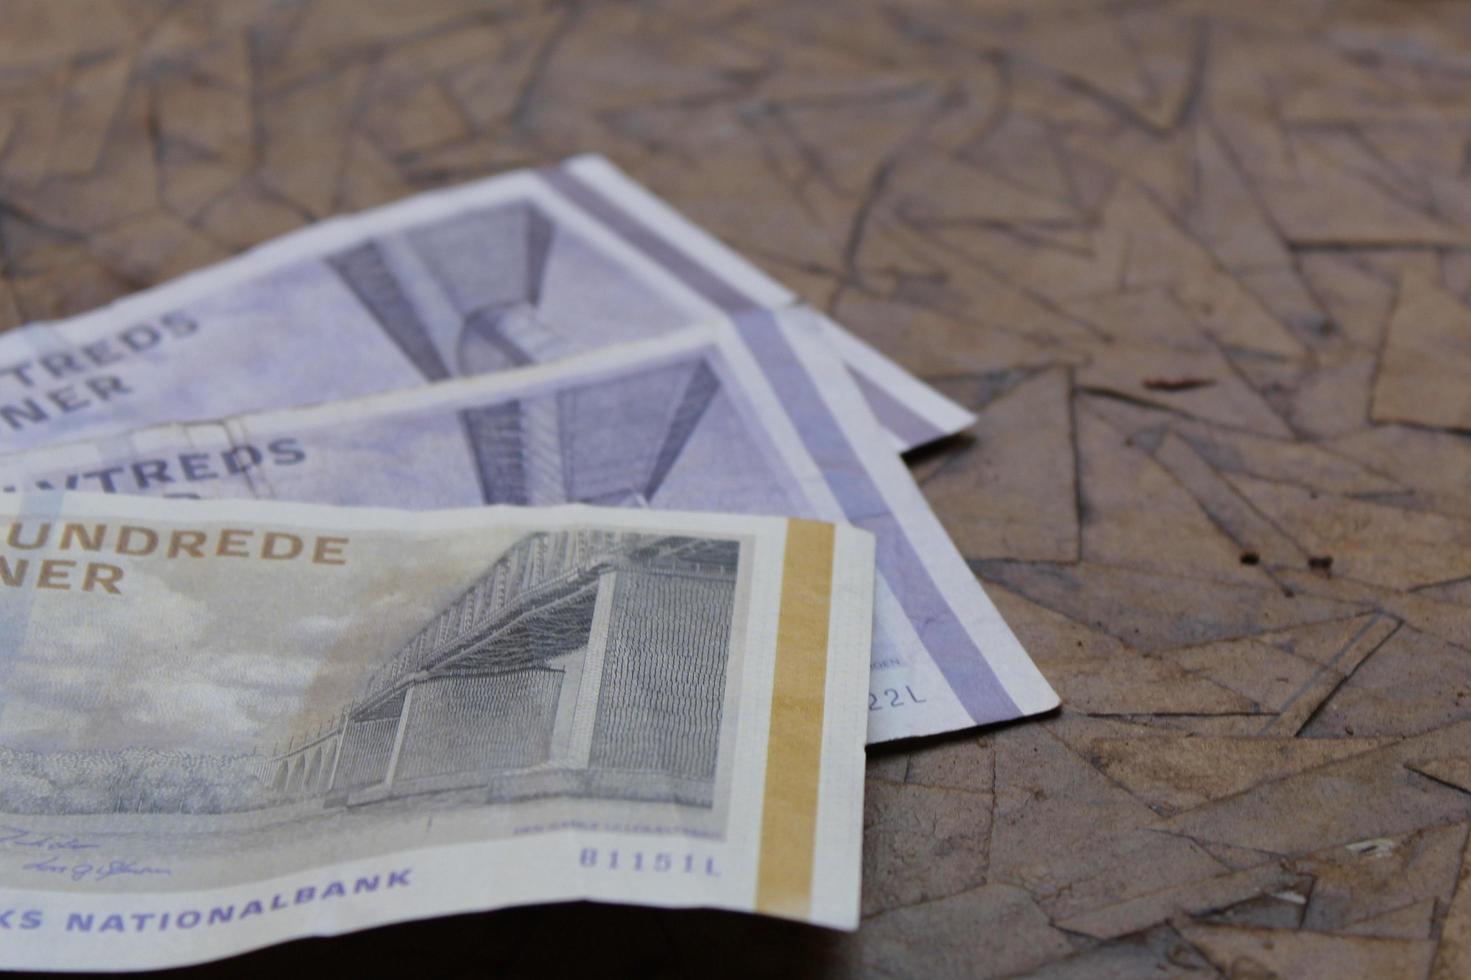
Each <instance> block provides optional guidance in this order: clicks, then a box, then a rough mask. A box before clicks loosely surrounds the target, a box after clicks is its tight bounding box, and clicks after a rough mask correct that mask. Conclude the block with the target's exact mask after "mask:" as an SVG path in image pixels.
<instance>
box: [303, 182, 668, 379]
mask: <svg viewBox="0 0 1471 980" xmlns="http://www.w3.org/2000/svg"><path fill="white" fill-rule="evenodd" d="M326 263H327V266H328V267H329V268H330V269H331V270H332V271H333V273H335V275H336V276H337V278H338V279H339V280H340V281H341V282H342V283H343V284H344V285H345V286H346V287H347V288H348V289H349V290H350V291H351V292H352V294H353V295H354V296H356V297H357V300H358V302H360V303H361V304H362V305H363V307H364V308H365V309H366V311H367V312H368V313H369V314H370V315H371V316H372V317H373V319H374V320H375V321H376V322H377V324H378V326H379V327H380V328H381V329H382V330H383V332H384V334H385V335H387V337H388V338H389V339H390V340H392V341H393V343H394V344H395V345H396V346H397V347H398V348H399V350H400V351H401V352H402V353H403V355H404V356H405V357H406V358H407V359H408V360H409V361H410V362H411V363H412V364H413V365H414V367H415V368H416V369H418V371H419V373H420V374H422V375H423V376H424V378H425V379H426V380H429V381H438V380H442V379H444V378H449V377H455V376H461V375H472V374H481V373H485V372H492V371H501V370H505V369H507V368H515V367H521V366H523V365H526V364H533V363H542V362H546V361H554V360H558V359H560V358H562V357H566V356H567V355H569V354H573V353H575V352H577V351H578V350H582V349H587V348H591V347H597V346H601V345H603V344H608V343H614V342H617V341H620V340H630V339H634V338H636V337H639V336H652V335H654V334H656V333H659V332H662V331H663V330H667V329H671V328H673V327H677V326H681V325H683V324H684V323H686V322H688V316H687V315H686V314H683V313H681V311H680V310H679V309H678V308H677V307H676V306H675V305H673V304H671V303H670V302H669V301H668V300H666V299H664V298H662V297H660V296H659V295H658V294H657V293H656V292H654V291H653V290H652V289H650V288H648V287H647V286H646V285H644V284H642V283H641V282H640V281H639V280H638V279H637V278H636V277H634V276H631V275H630V274H629V273H628V270H627V269H626V268H624V267H623V266H622V265H620V264H619V263H617V262H616V260H614V259H613V258H611V257H610V256H608V255H607V254H605V253H604V252H602V251H600V250H597V249H595V248H594V247H593V246H592V245H590V244H589V243H588V242H587V241H586V240H585V239H584V238H583V237H582V236H580V235H577V234H575V233H574V232H572V231H571V230H570V229H568V228H566V227H563V226H561V225H559V224H557V223H556V222H554V221H553V220H552V218H550V217H549V216H548V215H547V214H546V212H545V211H543V210H542V209H541V208H539V207H537V206H535V205H534V204H532V203H530V202H527V201H516V202H511V203H506V204H501V205H497V206H494V207H485V208H476V209H473V210H470V211H466V212H460V213H456V214H455V215H453V216H451V217H447V218H442V219H439V220H435V221H430V222H426V223H424V224H421V225H417V226H414V227H410V228H406V229H404V230H402V231H398V232H393V233H389V234H385V235H381V236H378V237H375V238H370V239H368V240H366V241H364V242H362V243H361V244H357V245H353V246H351V247H349V248H345V249H343V250H341V251H338V252H335V253H332V254H331V255H328V256H327V257H326ZM594 284H596V288H592V287H593V285H594ZM590 331H591V332H590Z"/></svg>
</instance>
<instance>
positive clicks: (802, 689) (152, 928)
mask: <svg viewBox="0 0 1471 980" xmlns="http://www.w3.org/2000/svg"><path fill="white" fill-rule="evenodd" d="M42 497H44V499H37V497H36V496H35V495H15V496H11V497H8V498H5V499H4V500H0V516H5V517H13V516H14V515H16V514H17V513H27V512H31V511H32V510H33V509H35V508H37V507H39V508H40V509H41V510H42V511H43V512H44V513H47V514H51V515H54V516H55V517H57V518H61V519H65V518H71V519H79V520H102V519H122V520H134V521H149V520H156V521H160V522H169V523H174V522H178V521H179V520H181V519H187V520H189V521H192V522H198V523H200V524H201V525H204V524H209V523H215V522H220V521H229V522H232V523H244V524H252V523H261V524H268V525H271V526H274V527H287V528H290V527H301V528H310V529H312V530H316V531H321V530H328V531H341V532H346V531H352V530H355V529H356V530H363V531H382V530H383V529H384V528H390V529H392V530H394V531H400V532H402V533H406V534H412V533H415V532H416V531H419V530H429V529H437V530H439V531H440V532H454V531H456V530H458V529H462V528H464V527H466V526H468V525H483V526H505V525H511V526H513V527H514V526H524V527H525V528H526V529H527V530H528V531H529V530H533V529H544V528H547V527H548V526H549V525H551V526H557V525H558V524H559V523H565V524H567V525H572V526H591V527H609V528H616V529H620V530H623V529H626V530H635V531H645V530H647V531H655V532H658V533H665V534H671V533H672V534H686V535H691V536H696V537H708V536H711V535H715V536H729V537H737V538H740V539H742V540H743V541H746V542H748V543H749V544H748V547H749V560H750V562H751V564H750V566H749V567H750V579H749V581H750V583H751V589H750V592H749V596H748V601H747V608H748V615H747V618H746V619H745V623H746V626H747V630H746V643H745V653H744V657H743V658H742V660H741V663H742V667H741V669H742V671H743V676H742V677H741V678H740V680H739V686H740V689H741V694H740V698H739V703H738V716H737V717H736V718H734V719H730V722H729V723H730V725H731V729H730V738H731V741H730V743H729V745H730V748H731V749H732V751H731V753H730V756H731V757H730V760H729V765H730V767H731V777H730V778H731V792H730V798H729V805H728V816H727V821H726V830H725V833H724V835H723V839H721V840H713V839H706V838H669V837H662V838H661V837H657V836H654V837H651V836H649V835H647V834H642V833H637V832H626V833H615V832H612V831H590V830H586V829H582V828H577V829H549V830H546V831H543V832H538V833H535V834H531V835H526V836H519V837H513V838H503V839H498V840H482V841H478V842H475V841H471V842H464V841H462V842H459V843H455V844H452V845H442V846H430V847H423V848H418V849H414V850H404V851H399V852H396V853H393V854H389V855H386V856H380V857H375V858H367V859H362V860H350V861H344V862H341V863H336V862H330V861H329V862H324V863H323V864H321V865H320V866H318V867H313V868H308V869H306V870H302V871H300V872H296V873H292V874H287V875H283V876H279V877H274V878H269V879H266V880H254V881H252V880H251V877H252V873H253V872H254V873H255V874H259V872H258V871H254V869H247V870H246V871H244V872H243V873H241V874H240V875H239V876H238V877H239V883H237V884H232V885H229V886H224V887H219V888H203V889H198V890H156V889H155V890H149V889H147V888H146V887H143V888H137V889H133V888H127V887H125V886H123V885H121V884H115V883H113V882H111V881H109V882H108V883H107V885H106V887H107V888H108V889H109V890H108V891H106V892H103V891H102V889H101V888H97V889H96V890H94V891H90V892H89V891H88V890H87V889H85V888H80V887H77V888H69V889H67V890H65V891H56V890H41V889H33V888H27V887H24V886H20V885H18V883H17V882H16V881H15V880H14V877H13V876H10V875H7V876H6V878H7V879H9V880H5V881H4V882H3V884H0V907H13V908H15V909H17V910H21V912H30V913H32V917H33V919H34V921H37V922H38V923H39V925H38V926H37V927H35V928H32V929H23V930H18V931H16V932H15V933H14V934H13V935H12V936H11V937H10V938H8V939H7V941H6V943H5V944H3V945H0V966H3V967H5V968H12V969H15V968H21V969H101V970H127V969H144V968H159V967H165V966H175V965H182V964H186V963H192V962H199V961H202V960H207V959H212V958H217V957H221V956H227V955H232V954H235V953H239V952H243V951H246V950H249V949H254V948H258V947H261V946H265V945H269V944H272V943H277V942H282V941H285V940H288V939H292V938H297V937H300V936H306V935H333V934H337V933H341V932H346V931H352V930H357V929H362V928H368V927H371V926H375V925H380V924H386V923H390V922H400V921H406V920H411V919H419V918H427V917H432V916H439V915H447V914H454V913H458V912H465V911H474V910H482V909H492V908H500V907H505V906H509V905H516V904H527V903H537V902H551V901H564V900H569V899H578V898H586V899H593V900H598V901H607V902H615V903H620V902H630V903H632V902H636V903H638V904H644V905H659V906H666V907H686V906H711V907H719V908H728V909H735V910H744V911H757V912H764V913H767V914H772V915H777V916H782V917H787V918H793V919H798V920H801V921H808V922H813V923H816V924H820V925H826V926H831V927H837V928H848V929H851V928H855V927H856V925H857V921H858V877H859V847H860V841H861V836H862V822H861V815H862V806H861V800H862V784H863V750H862V734H863V724H864V719H863V714H864V711H863V707H862V689H863V685H864V681H865V677H866V673H867V672H866V670H865V669H864V668H865V667H866V657H867V650H868V645H869V619H868V617H867V616H865V615H855V612H857V611H858V610H866V609H868V608H869V602H870V596H871V594H872V581H873V579H872V571H873V550H872V548H873V543H872V538H871V537H869V536H868V535H864V534H856V533H853V532H852V531H850V530H848V529H844V528H834V527H833V526H832V525H827V524H816V523H813V522H809V521H802V520H786V519H781V518H760V517H733V516H725V515H711V514H698V515H696V514H686V513H679V512H673V511H642V510H624V509H617V510H609V509H598V508H587V507H582V506H568V507H559V508H545V509H526V508H506V507H493V508H490V507H486V508H467V509H461V510H454V511H412V512H411V511H394V510H385V509H381V508H334V507H324V506H319V505H307V504H287V503H280V502H265V501H251V500H228V501H203V502H180V501H163V500H152V499H144V498H138V497H125V496H120V495H118V496H107V495H97V494H66V495H42ZM467 522H468V525H467ZM743 551H745V549H744V548H743ZM101 601H110V600H101ZM733 663H734V661H733ZM722 751H724V750H722ZM724 764H725V763H724V760H723V761H722V765H724ZM38 830H39V832H42V833H44V827H40V828H38ZM7 849H8V845H7V844H6V843H3V842H0V855H4V854H5V853H7ZM673 850H680V851H681V852H682V851H683V850H690V851H691V852H692V853H693V852H694V851H700V852H701V856H700V861H701V862H703V861H704V860H705V859H706V858H707V857H710V858H713V859H714V860H715V864H714V865H710V867H716V868H717V869H718V872H719V873H718V875H711V874H704V873H702V874H689V875H687V876H685V877H683V878H681V877H680V875H678V874H674V873H672V870H671V868H678V867H679V866H682V865H681V862H682V855H681V860H680V861H677V862H674V864H673V866H671V865H670V864H669V863H667V862H665V863H662V864H656V863H655V858H656V854H655V852H668V851H673ZM614 851H617V852H618V854H619V855H620V856H621V857H622V860H621V862H619V863H617V866H616V867H614V866H612V863H611V862H612V861H613V860H616V859H612V858H611V854H612V852H614ZM590 853H591V854H593V855H594V856H593V857H592V858H591V859H589V857H588V855H589V854H590ZM23 859H24V858H18V859H17V860H23ZM705 867H706V866H705V865H703V864H702V865H700V868H701V869H704V868H705ZM661 868H662V869H663V870H660V869H661ZM405 869H410V870H408V871H407V872H406V873H405ZM394 873H398V880H397V886H396V887H395V886H394V885H393V883H392V882H390V883H389V884H388V885H382V887H378V886H375V888H373V889H372V890H366V891H364V892H363V893H358V892H356V891H355V890H354V888H353V886H352V884H351V883H352V882H355V881H356V880H357V879H358V878H373V879H374V880H376V881H378V882H379V883H380V885H381V883H382V882H384V881H388V880H389V879H388V876H389V875H392V874H394ZM650 874H654V875H662V877H658V878H657V879H656V880H655V881H652V882H651V881H650V880H649V878H648V877H647V876H648V875H650ZM119 880H121V879H119ZM333 881H341V882H347V883H349V884H348V887H347V894H345V895H341V896H340V897H338V898H336V899H334V900H333V901H332V902H330V903H327V902H320V903H319V902H317V901H316V900H315V898H314V895H316V894H319V893H322V892H323V889H324V888H325V887H326V885H327V883H328V882H333ZM149 884H151V882H149ZM303 896H306V897H305V898H304V897H303ZM250 903H257V906H256V910H257V912H258V913H259V914H256V915H254V916H242V917H236V918H233V919H232V921H231V922H230V923H229V924H228V925H225V924H216V925H207V921H206V920H204V919H203V918H202V917H201V916H200V915H198V914H195V915H191V916H183V915H182V914H183V913H184V912H188V911H191V910H193V911H195V912H197V911H198V910H199V909H202V908H204V909H207V908H210V907H213V906H216V905H220V906H223V905H230V906H233V907H235V908H240V909H244V908H245V907H247V906H248V905H249V904H250ZM298 906H300V910H299V911H293V910H294V909H297V908H298ZM21 912H18V913H17V923H19V922H20V921H21V919H22V918H23V916H22V915H21ZM165 913H169V918H167V919H165V918H164V914H165ZM74 914H75V915H78V916H89V915H90V916H91V917H92V919H91V922H92V923H94V925H93V926H92V928H91V929H90V930H88V931H86V932H80V931H77V930H68V928H67V923H68V922H69V921H70V920H69V917H70V916H71V915H74ZM181 916H182V922H186V923H188V925H181ZM109 917H115V919H116V921H117V922H119V923H120V924H121V925H120V927H119V928H112V929H106V930H103V929H100V928H98V926H97V925H96V923H102V922H105V921H107V920H108V919H109ZM27 921H31V919H27ZM170 926H172V928H170Z"/></svg>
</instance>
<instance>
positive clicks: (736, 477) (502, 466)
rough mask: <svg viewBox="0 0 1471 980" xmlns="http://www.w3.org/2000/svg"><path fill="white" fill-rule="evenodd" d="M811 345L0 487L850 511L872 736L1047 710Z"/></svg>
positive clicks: (390, 413)
mask: <svg viewBox="0 0 1471 980" xmlns="http://www.w3.org/2000/svg"><path fill="white" fill-rule="evenodd" d="M823 336H824V330H823V326H822V323H821V320H820V318H819V317H818V316H817V315H815V314H813V313H811V312H809V311H804V310H789V311H784V312H782V313H779V314H776V315H775V320H773V321H771V322H766V321H762V320H748V319H740V320H737V321H736V323H735V324H734V325H733V324H731V323H728V322H726V321H723V320H717V321H714V322H712V323H709V324H705V325H702V326H697V327H691V328H687V329H685V330H682V331H677V332H674V333H670V334H665V335H662V336H660V337H658V338H656V339H653V340H650V341H645V342H641V343H630V344H627V345H622V346H620V347H618V348H610V349H605V350H602V351H598V352H594V353H591V354H587V355H584V356H582V357H578V358H571V359H568V360H563V361H560V362H558V363H555V364H550V365H544V366H540V367H536V368H527V369H522V370H519V371H511V372H503V373H500V374H496V375H494V376H488V377H479V378H470V379H463V380H459V381H452V382H442V383H439V384H434V385H426V386H419V387H417V388H409V389H403V390H401V391H397V392H391V393H387V394H383V395H378V396H372V397H368V398H363V399H357V400H353V401H348V402H340V403H331V404H327V405H321V406H317V407H314V408H304V409H291V410H284V411H277V412H267V413H261V414H256V415H246V416H238V417H235V418H230V419H225V420H222V421H218V422H200V423H191V424H175V425H166V426H160V427H156V428H152V429H144V430H137V431H134V432H130V433H124V434H119V435H116V436H112V437H109V438H105V439H101V440H96V441H92V442H81V443H72V444H66V445H61V446H54V447H46V448H42V449H36V450H31V451H28V452H24V453H15V454H11V455H8V456H0V489H4V490H7V491H31V490H38V489H39V490H45V489H73V490H90V491H97V490H101V491H112V492H120V493H142V494H153V495H161V496H199V497H273V498H278V499H283V500H300V501H308V502H320V503H335V504H360V505H363V504H365V505H385V506H394V507H411V508H433V507H458V506H466V505H471V504H479V503H489V504H498V503H511V504H532V505H547V504H560V503H575V502H580V503H591V504H602V505H621V506H632V507H653V508H671V509H691V510H719V511H726V512H733V513H747V514H782V515H789V516H794V517H809V518H816V519H820V520H830V521H849V522H852V523H854V524H857V525H858V526H860V527H865V528H868V529H869V530H871V531H873V532H874V533H875V534H876V535H877V537H878V570H879V577H878V592H877V598H876V600H875V601H876V620H875V624H874V647H873V663H872V673H871V676H870V681H869V683H870V692H869V697H868V707H869V723H868V726H869V731H868V735H869V741H870V742H882V741H888V740H891V739H897V738H905V737H910V736H916V735H927V734H934V733H937V732H946V731H954V730H957V729H962V728H969V727H972V726H974V725H977V724H987V723H991V722H998V721H1007V720H1010V719H1014V718H1018V717H1022V716H1025V715H1030V714H1035V713H1037V712H1041V711H1045V710H1048V709H1050V708H1053V707H1055V706H1056V704H1057V697H1056V695H1055V694H1054V693H1053V692H1052V689H1051V688H1050V687H1049V686H1048V685H1047V682H1046V681H1045V680H1044V679H1043V678H1042V677H1041V675H1040V674H1039V673H1038V672H1037V670H1036V668H1035V667H1034V666H1033V664H1032V662H1031V660H1030V659H1029V658H1028V657H1027V655H1026V652H1025V651H1024V650H1023V649H1022V648H1021V646H1020V644H1018V642H1017V640H1016V638H1015V636H1014V635H1013V634H1012V633H1011V631H1010V630H1009V629H1008V628H1007V626H1006V624H1005V622H1004V621H1003V620H1002V619H1001V617H1000V615H999V614H998V613H997V612H996V609H995V607H994V606H993V605H992V604H991V603H990V601H989V600H988V599H987V597H986V595H985V593H984V592H983V591H982V590H981V588H980V586H979V585H978V584H977V582H976V581H975V577H974V576H973V575H972V574H971V572H970V570H969V569H968V568H967V567H966V564H965V562H964V561H963V560H962V559H961V557H960V555H959V554H958V553H957V552H956V551H955V547H954V545H953V544H951V542H950V540H949V538H948V537H947V536H946V534H945V533H944V531H943V529H942V528H941V527H940V525H939V523H938V522H937V521H936V519H935V517H934V515H933V513H932V512H931V511H930V510H929V508H928V506H927V505H926V503H925V501H924V499H923V497H922V495H921V494H920V492H919V490H918V488H917V487H916V486H915V485H914V482H913V480H912V479H911V478H910V476H909V474H908V472H907V471H906V469H905V467H904V466H903V464H902V463H901V462H900V460H899V459H898V457H897V456H895V455H894V453H893V452H892V449H891V448H890V447H889V446H888V445H887V444H886V443H885V442H884V440H883V438H882V435H881V433H880V432H879V430H878V428H877V426H876V424H875V423H874V422H873V419H872V416H871V415H869V413H868V412H867V411H866V408H865V406H864V403H863V401H862V399H861V397H860V395H859V393H858V391H857V389H856V387H855V385H854V384H853V382H852V381H851V380H850V379H849V377H848V374H847V372H845V371H844V370H843V368H842V365H841V364H840V363H838V362H837V360H836V359H835V358H834V356H833V355H832V353H831V351H830V349H829V348H828V346H827V345H826V344H825V343H824V341H823ZM763 359H764V362H763Z"/></svg>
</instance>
